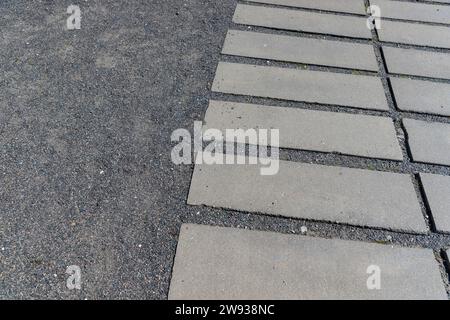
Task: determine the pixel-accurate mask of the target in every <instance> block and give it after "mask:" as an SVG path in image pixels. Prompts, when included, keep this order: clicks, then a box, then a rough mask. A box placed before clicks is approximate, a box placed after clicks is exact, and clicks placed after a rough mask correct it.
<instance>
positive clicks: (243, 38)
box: [222, 30, 378, 71]
mask: <svg viewBox="0 0 450 320" xmlns="http://www.w3.org/2000/svg"><path fill="white" fill-rule="evenodd" d="M222 53H223V54H229V55H235V56H244V57H251V58H261V59H271V60H278V61H287V62H299V63H305V64H315V65H324V66H332V67H341V68H351V69H361V70H370V71H378V63H377V60H376V57H375V53H374V51H373V46H372V45H367V44H360V43H349V42H341V41H330V40H322V39H311V38H301V37H290V36H283V35H273V34H265V33H259V32H246V31H238V30H230V31H228V34H227V37H226V39H225V44H224V47H223V50H222Z"/></svg>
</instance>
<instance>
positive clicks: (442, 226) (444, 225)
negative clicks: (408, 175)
mask: <svg viewBox="0 0 450 320" xmlns="http://www.w3.org/2000/svg"><path fill="white" fill-rule="evenodd" d="M420 178H421V180H422V184H423V187H424V189H425V194H426V197H427V200H428V204H429V206H430V208H431V214H432V215H433V220H434V223H435V225H436V229H437V230H438V231H442V232H450V177H449V176H440V175H437V174H429V173H421V174H420Z"/></svg>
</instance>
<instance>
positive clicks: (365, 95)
mask: <svg viewBox="0 0 450 320" xmlns="http://www.w3.org/2000/svg"><path fill="white" fill-rule="evenodd" d="M212 90H213V91H216V92H223V93H231V94H240V95H250V96H258V97H266V98H276V99H283V100H293V101H305V102H312V103H323V104H333V105H342V106H349V107H356V108H363V109H374V110H388V109H389V107H388V105H387V101H386V96H385V93H384V89H383V85H382V84H381V81H380V79H379V78H378V77H375V76H363V75H353V74H342V73H331V72H322V71H310V70H300V69H291V68H278V67H266V66H256V65H248V64H238V63H227V62H220V63H219V65H218V67H217V72H216V76H215V79H214V83H213V85H212Z"/></svg>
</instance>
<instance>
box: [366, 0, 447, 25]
mask: <svg viewBox="0 0 450 320" xmlns="http://www.w3.org/2000/svg"><path fill="white" fill-rule="evenodd" d="M370 4H371V5H377V6H379V7H380V9H381V16H382V17H385V18H395V19H402V20H413V21H422V22H436V23H446V24H450V18H449V17H450V7H449V6H446V5H438V4H428V3H413V2H407V1H392V0H370Z"/></svg>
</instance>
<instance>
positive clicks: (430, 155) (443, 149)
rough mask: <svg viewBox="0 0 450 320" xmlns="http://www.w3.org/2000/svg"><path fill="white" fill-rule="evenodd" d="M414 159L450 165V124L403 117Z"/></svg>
mask: <svg viewBox="0 0 450 320" xmlns="http://www.w3.org/2000/svg"><path fill="white" fill-rule="evenodd" d="M403 124H404V126H405V128H406V131H407V133H408V145H409V148H410V149H411V153H412V158H413V160H414V161H418V162H426V163H433V164H441V165H447V166H450V124H447V123H438V122H426V121H419V120H413V119H403Z"/></svg>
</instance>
